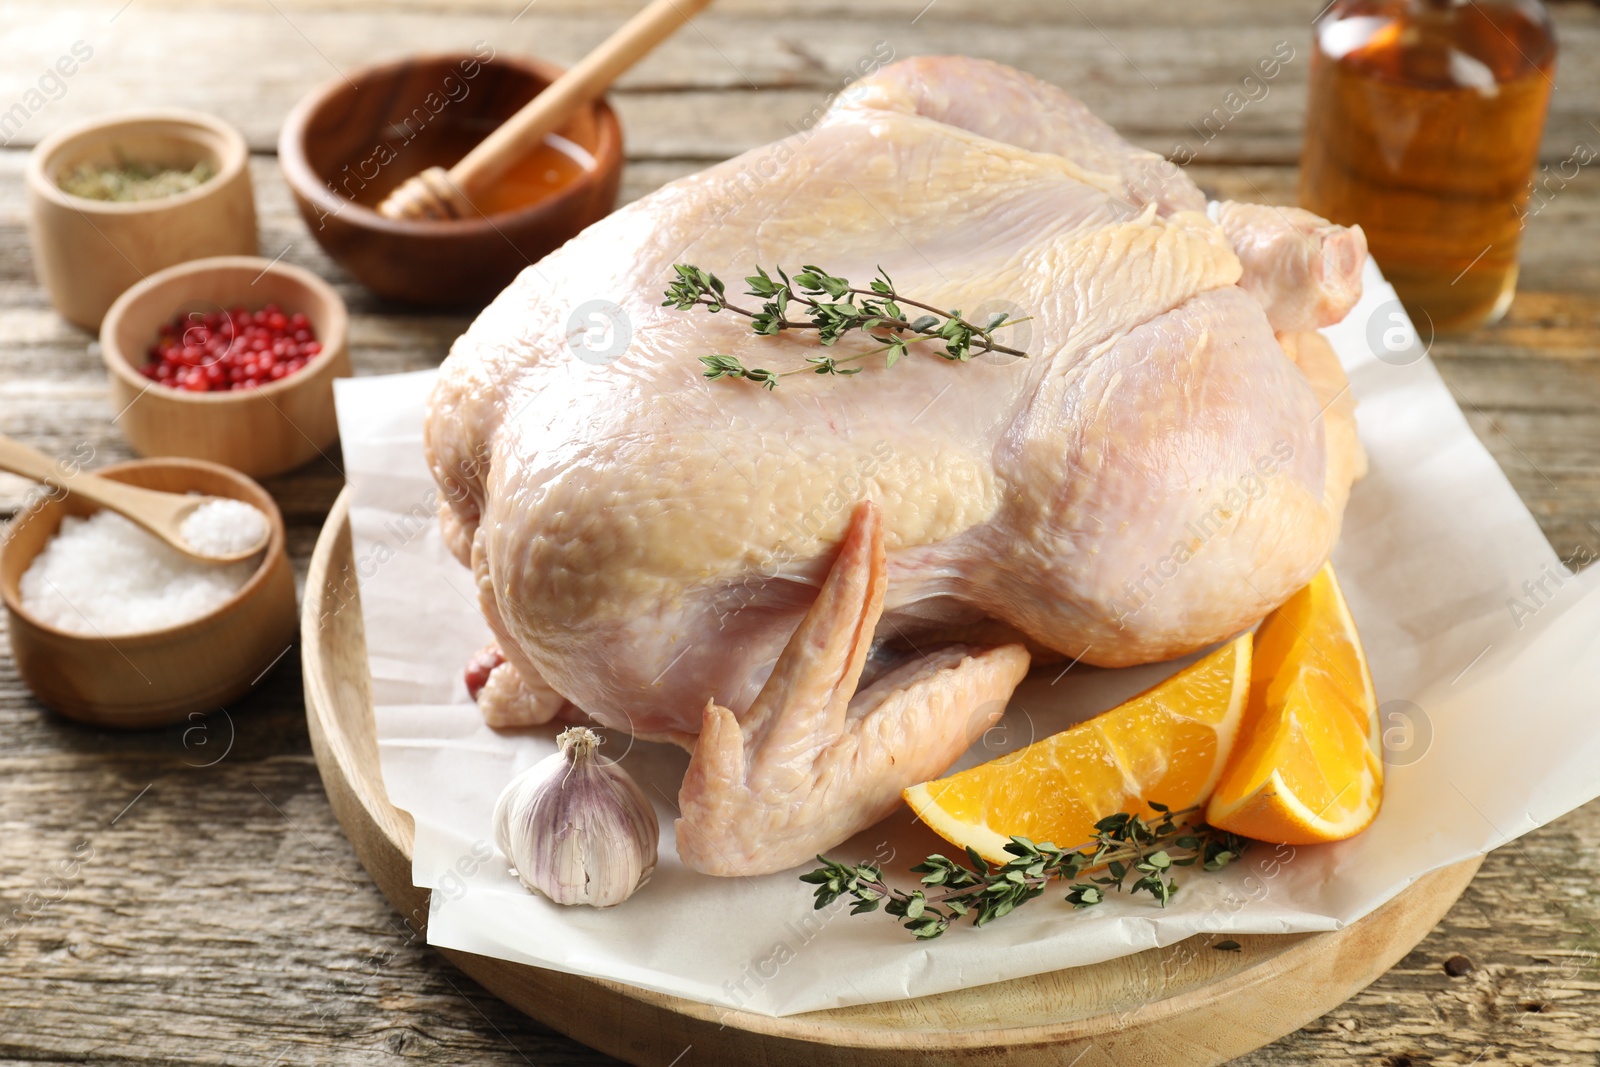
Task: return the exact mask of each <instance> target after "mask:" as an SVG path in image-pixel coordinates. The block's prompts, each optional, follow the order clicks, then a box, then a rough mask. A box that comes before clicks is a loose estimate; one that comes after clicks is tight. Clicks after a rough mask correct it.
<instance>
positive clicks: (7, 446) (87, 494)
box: [0, 435, 272, 563]
mask: <svg viewBox="0 0 1600 1067" xmlns="http://www.w3.org/2000/svg"><path fill="white" fill-rule="evenodd" d="M0 470H3V471H10V472H11V473H12V474H20V475H21V476H22V477H24V478H27V479H28V480H30V481H35V482H42V483H43V484H45V485H49V486H54V487H55V488H57V489H60V490H62V491H63V492H67V493H71V494H72V495H74V496H80V497H82V498H83V499H85V500H87V501H89V502H90V503H92V504H98V505H99V506H100V507H103V508H107V509H109V510H111V511H114V512H116V513H117V514H118V515H121V516H122V517H123V518H125V519H128V520H130V521H132V522H134V523H136V524H138V525H139V526H142V527H144V528H145V529H146V530H149V531H150V532H151V533H153V534H155V535H156V536H157V537H159V538H161V540H163V541H165V542H166V543H167V544H169V545H171V546H172V547H173V548H175V549H177V550H178V551H179V552H182V553H183V554H184V555H185V556H188V557H189V558H190V559H196V560H199V561H201V562H202V563H237V562H239V561H240V560H243V559H249V558H250V557H251V556H253V555H255V554H256V553H257V552H259V551H261V549H262V548H263V547H265V545H266V543H267V538H268V537H269V536H271V532H272V527H271V524H270V523H267V522H263V523H262V524H261V540H260V541H259V542H258V543H256V544H254V545H251V546H250V547H249V548H247V549H245V550H244V551H243V552H234V553H232V554H230V555H226V556H208V555H204V554H202V553H201V552H199V551H197V550H196V549H195V548H194V547H193V546H192V545H190V544H189V542H187V541H185V540H184V539H183V520H184V519H187V518H188V517H189V516H190V514H192V513H193V512H194V510H195V509H196V508H198V507H199V506H200V505H202V504H207V503H210V502H211V501H213V500H221V499H224V498H222V497H216V496H196V495H193V494H189V493H163V492H159V491H157V490H155V489H141V488H139V487H138V486H135V485H127V484H125V483H123V482H114V481H112V480H111V479H110V478H101V477H100V476H99V475H95V474H90V473H88V472H87V471H79V472H78V473H76V474H74V473H70V472H68V471H65V470H63V469H62V467H61V465H60V464H59V463H57V462H56V461H55V460H53V459H51V458H50V457H49V456H47V455H45V454H44V453H43V452H40V451H38V450H37V449H33V448H29V447H28V446H27V445H25V444H23V443H22V442H20V441H15V440H12V439H11V438H9V437H6V436H4V435H0Z"/></svg>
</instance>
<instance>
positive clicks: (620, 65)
mask: <svg viewBox="0 0 1600 1067" xmlns="http://www.w3.org/2000/svg"><path fill="white" fill-rule="evenodd" d="M710 3H711V0H650V3H649V4H647V5H646V6H645V8H644V9H643V10H642V11H640V12H639V13H638V14H637V15H635V16H633V18H631V19H629V20H628V21H627V22H626V23H625V24H623V26H622V28H621V29H619V30H617V32H616V33H613V34H612V35H611V36H610V37H608V38H606V40H605V42H604V43H602V44H601V45H600V47H599V48H596V49H595V50H594V51H593V52H590V53H589V54H588V55H587V56H584V57H583V59H581V60H579V61H578V63H577V64H576V65H575V66H573V67H572V68H571V69H569V70H568V71H567V72H566V73H565V74H563V75H561V77H559V78H557V79H556V80H555V81H554V82H552V83H551V84H550V86H549V87H548V88H546V89H545V90H544V91H543V92H541V93H540V94H539V95H537V96H535V97H534V98H533V99H532V100H530V101H528V103H527V104H525V105H524V106H523V108H522V110H520V111H518V112H517V113H516V114H515V115H512V116H511V117H510V118H509V119H507V120H506V121H505V123H504V124H503V125H501V127H500V128H499V129H497V130H495V131H494V132H493V133H491V134H490V135H489V136H488V137H485V138H484V139H483V141H482V142H480V143H479V144H478V146H477V147H475V148H474V149H473V150H472V151H470V152H468V153H467V154H466V155H465V156H463V157H462V158H461V160H460V162H458V163H456V165H455V166H453V167H451V168H450V169H449V170H445V169H444V168H443V167H429V168H428V169H427V170H425V171H423V172H422V173H421V174H418V175H416V176H415V177H412V178H408V179H406V181H404V182H402V183H401V185H400V187H399V188H398V189H396V190H395V191H394V192H392V193H390V194H389V195H388V196H387V197H386V198H384V201H383V203H381V204H379V205H378V211H379V213H380V214H382V215H385V216H387V217H388V218H392V219H460V218H472V217H474V216H476V215H479V214H481V212H479V211H478V210H477V209H476V208H475V207H474V206H473V197H474V196H475V195H477V194H478V193H481V192H482V191H484V190H486V189H488V188H490V187H492V186H493V185H494V183H495V182H496V181H497V180H499V179H500V177H501V176H503V175H504V174H505V172H506V171H507V170H509V169H510V168H511V166H512V165H513V164H515V163H516V162H517V160H518V159H520V158H522V156H524V155H526V154H527V153H528V152H530V151H532V150H533V148H534V147H535V146H536V145H538V144H539V143H540V142H541V141H543V140H544V137H545V135H546V134H548V133H552V132H554V131H555V130H557V129H559V128H560V127H561V125H562V124H563V123H565V122H566V121H567V120H568V119H569V118H571V117H572V115H573V114H574V113H575V112H576V111H577V110H578V108H580V107H582V106H583V105H584V104H586V103H588V102H589V101H591V100H593V99H594V98H595V97H597V96H599V95H600V94H602V93H604V92H605V91H606V89H607V88H609V87H610V85H611V83H612V82H613V81H615V80H616V79H617V78H618V77H620V76H621V75H622V73H623V72H624V71H626V70H627V69H628V68H630V67H632V66H633V65H634V64H635V63H637V62H638V61H639V60H640V59H643V58H644V57H645V56H646V55H647V54H649V52H650V51H651V50H652V49H654V48H655V46H656V45H658V44H660V43H661V42H662V41H664V40H666V39H667V38H668V37H670V36H671V35H672V34H674V33H676V32H677V30H678V29H679V27H681V26H682V25H683V24H684V23H686V22H687V21H689V19H691V18H693V17H694V16H695V15H696V14H698V13H699V12H700V11H702V10H704V9H705V8H706V7H707V6H708V5H709V4H710Z"/></svg>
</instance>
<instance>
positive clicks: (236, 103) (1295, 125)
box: [0, 0, 1600, 163]
mask: <svg viewBox="0 0 1600 1067" xmlns="http://www.w3.org/2000/svg"><path fill="white" fill-rule="evenodd" d="M518 6H519V7H520V5H518ZM902 7H904V5H902ZM1319 7H1320V5H1318V4H1314V3H1298V2H1297V3H1296V4H1293V5H1281V6H1272V7H1265V6H1262V7H1258V8H1257V9H1256V12H1255V13H1254V14H1255V15H1256V17H1255V18H1252V19H1248V20H1241V19H1240V17H1239V16H1238V14H1237V9H1234V8H1231V6H1230V5H1227V4H1213V5H1210V6H1206V7H1201V8H1198V9H1196V10H1193V11H1189V12H1188V16H1187V19H1186V20H1185V22H1186V24H1182V25H1174V24H1173V23H1172V22H1171V21H1170V20H1169V19H1168V18H1167V17H1166V16H1167V14H1168V8H1167V7H1163V8H1161V9H1160V12H1161V13H1160V15H1159V16H1157V15H1156V14H1155V13H1154V10H1153V8H1152V6H1151V5H1149V4H1134V5H1122V4H1116V3H1110V2H1096V3H1088V0H1085V3H1083V4H1077V5H1062V6H1059V7H1054V6H1053V7H1049V8H1035V9H1034V10H1033V13H1032V16H1030V18H1029V19H1028V20H1026V22H1025V29H1023V28H1022V27H1021V26H1019V25H1017V24H1015V23H1014V22H1012V24H1007V23H1006V22H1000V21H993V20H989V19H987V18H985V19H984V20H983V21H981V22H976V23H975V22H973V21H970V20H969V19H968V18H967V17H966V16H964V15H963V14H962V13H961V11H960V10H950V11H947V10H945V9H944V5H942V4H936V5H934V6H932V7H931V8H930V9H929V10H928V12H927V13H926V14H925V15H924V16H923V17H922V18H920V19H917V21H916V22H915V23H913V22H911V21H910V20H909V19H908V18H906V17H905V16H904V11H903V10H902V11H900V12H898V13H896V14H894V15H889V14H885V13H883V12H879V11H877V10H874V11H872V12H870V13H860V12H857V13H856V14H855V15H854V16H853V17H852V18H850V19H849V20H848V21H843V22H841V21H839V20H837V19H836V18H834V17H833V16H832V15H830V14H828V13H827V11H826V9H824V10H823V11H822V12H821V13H820V14H817V13H813V12H812V11H811V9H809V8H807V9H805V10H804V11H801V12H790V13H787V14H784V15H781V16H776V17H774V16H772V15H761V14H754V13H749V14H747V13H745V11H744V10H743V9H741V7H739V6H737V5H730V7H728V8H727V9H722V8H719V9H717V10H714V11H712V12H710V13H708V14H707V15H705V16H704V17H703V18H702V19H701V20H699V21H698V22H697V24H696V27H695V28H694V29H693V30H692V31H689V32H684V33H680V34H679V35H677V36H676V37H675V38H674V39H673V40H671V41H669V42H668V43H667V44H666V45H664V46H663V47H662V48H661V49H660V50H659V51H658V52H657V53H656V54H654V55H652V56H650V57H649V58H647V59H646V60H645V61H644V62H643V63H641V64H640V66H639V67H638V68H636V69H635V70H634V71H632V72H630V73H629V74H628V75H627V76H625V77H624V78H623V80H622V81H621V83H620V84H619V86H618V89H617V91H616V94H615V95H616V101H617V104H618V107H619V110H620V111H621V113H622V116H623V120H624V124H625V127H626V131H627V136H628V143H629V147H630V152H631V154H632V155H633V156H634V158H648V159H659V158H722V157H724V156H727V155H731V154H734V153H736V152H740V151H743V150H745V149H747V148H750V147H753V146H755V145H759V144H763V143H765V142H767V141H770V140H772V139H773V138H775V137H777V136H780V135H781V134H782V133H783V132H784V131H785V129H786V123H789V124H792V123H801V122H803V121H804V120H805V118H806V116H808V115H811V114H812V113H813V112H814V110H815V109H816V108H817V107H819V106H821V105H822V104H823V103H824V102H825V99H826V97H827V94H829V93H830V92H835V91H837V90H839V89H840V88H841V87H842V86H843V84H844V82H845V79H846V78H847V77H848V76H850V75H851V73H852V72H855V71H856V70H857V69H858V67H859V65H860V64H862V63H863V62H867V61H870V60H871V59H872V57H873V56H874V55H879V56H882V55H885V54H887V52H886V50H888V49H892V51H893V54H894V55H895V56H899V57H904V56H911V55H926V54H937V53H945V52H962V53H969V54H974V55H984V56H989V57H991V58H994V59H998V60H1001V61H1003V62H1007V63H1010V64H1012V65H1014V66H1017V67H1019V68H1021V69H1023V70H1027V71H1029V72H1031V73H1034V74H1037V75H1039V76H1040V77H1043V78H1045V79H1047V80H1050V81H1054V82H1056V83H1058V84H1061V85H1063V86H1065V87H1066V88H1068V89H1069V90H1071V91H1072V92H1074V93H1076V94H1077V95H1079V96H1081V97H1082V98H1083V100H1084V101H1085V102H1086V103H1088V104H1089V105H1090V106H1091V107H1092V108H1093V109H1094V110H1095V111H1096V113H1098V114H1099V115H1100V116H1101V117H1103V118H1105V119H1106V120H1107V121H1109V122H1111V123H1112V124H1113V125H1115V126H1116V127H1117V128H1118V129H1119V130H1121V131H1122V132H1123V133H1124V134H1125V135H1126V136H1128V137H1129V138H1130V139H1131V140H1134V141H1135V142H1137V143H1139V144H1142V145H1144V146H1146V147H1149V148H1152V149H1155V150H1157V151H1161V152H1164V153H1171V152H1173V151H1174V149H1175V148H1177V147H1178V146H1180V145H1184V146H1188V147H1189V148H1190V149H1191V150H1193V151H1195V152H1197V153H1198V155H1199V156H1200V158H1202V159H1210V160H1217V161H1229V162H1240V161H1245V162H1252V161H1254V162H1279V163H1286V162H1291V161H1293V160H1294V159H1295V158H1297V156H1298V153H1299V142H1300V134H1299V130H1300V124H1301V116H1302V112H1303V108H1304V82H1305V75H1306V66H1307V60H1308V58H1309V53H1308V48H1309V43H1310V42H1309V33H1310V30H1309V27H1308V24H1307V22H1308V19H1309V17H1310V15H1311V14H1312V13H1314V12H1315V11H1316V10H1317V9H1318V8H1319ZM46 10H47V11H48V14H46V13H45V11H46ZM511 10H512V12H513V15H512V17H507V15H506V13H505V11H506V9H505V8H496V9H494V11H493V13H490V12H489V11H472V12H466V13H458V12H451V13H449V14H439V13H436V12H432V11H426V10H416V9H414V10H410V11H401V12H388V11H382V12H379V11H374V10H372V9H371V8H370V6H363V7H358V8H344V9H334V10H328V9H326V8H321V7H318V8H316V9H305V8H300V7H293V6H283V5H278V6H276V7H273V8H269V9H265V10H264V9H262V8H260V7H256V6H249V7H238V6H226V7H215V8H211V9H208V10H206V11H205V13H204V17H197V15H196V13H195V11H194V10H193V9H190V8H183V9H174V8H169V7H162V6H158V5H157V4H154V3H152V2H151V0H136V2H135V3H134V4H133V6H131V7H129V8H128V9H127V10H126V11H124V12H123V13H122V14H120V15H117V14H116V8H115V7H104V6H96V7H81V6H72V7H68V8H65V9H60V8H57V7H53V6H52V7H50V8H48V9H43V10H41V13H40V15H39V16H38V17H36V18H34V19H30V20H24V21H25V23H26V25H25V28H23V27H15V28H13V29H11V30H10V31H9V32H0V47H3V48H4V49H5V50H6V55H7V63H6V65H5V67H4V69H3V70H0V113H5V112H6V111H7V110H8V109H10V108H11V107H12V105H13V103H16V102H21V101H24V100H25V98H27V94H28V92H29V90H30V89H34V88H36V87H37V83H38V81H39V78H40V77H41V76H42V75H43V73H44V72H45V71H46V69H47V68H49V67H50V66H51V65H52V64H54V63H55V62H56V61H57V59H58V58H60V56H61V55H62V54H63V53H65V52H67V50H68V49H69V48H70V47H71V46H72V44H73V43H74V42H76V41H80V40H81V41H83V42H85V43H86V45H87V46H88V47H89V48H91V49H93V56H92V57H91V58H90V59H88V60H87V61H86V62H84V63H83V64H82V67H81V69H80V70H78V71H77V73H75V74H74V75H73V76H72V77H71V78H70V79H67V80H65V81H64V82H63V83H62V84H61V87H60V98H59V99H54V100H47V99H45V98H43V97H39V96H35V97H33V98H31V99H32V100H33V101H35V104H29V105H26V106H25V108H24V110H25V112H26V111H28V110H29V109H31V110H32V113H31V114H26V115H25V121H23V122H21V123H20V127H19V128H16V129H12V128H4V129H0V139H3V138H5V137H7V136H9V137H11V141H10V144H11V145H12V146H13V147H20V146H26V145H30V144H33V143H36V142H37V141H38V139H39V138H40V137H43V136H44V135H45V134H47V133H48V132H50V131H51V130H54V129H58V128H60V127H61V126H63V125H65V124H67V123H69V122H71V121H75V120H77V119H81V118H84V117H87V116H90V115H98V114H101V113H104V112H105V111H108V110H113V109H115V108H118V107H124V106H126V105H127V102H128V101H130V100H134V99H137V100H138V101H140V102H141V103H142V104H150V105H157V104H159V105H173V106H183V107H193V108H199V109H203V110H206V111H210V112H213V113H215V114H217V115H219V116H221V117H223V118H225V119H227V120H228V121H230V122H232V123H234V124H235V125H237V126H238V127H239V128H240V129H241V130H243V131H244V133H245V135H246V137H247V138H248V139H249V141H250V143H251V145H252V146H253V147H254V148H256V149H257V150H261V151H271V150H272V148H273V145H274V143H275V140H276V136H277V131H278V126H279V124H280V122H281V120H282V118H283V116H284V115H285V114H286V113H287V112H288V110H289V108H290V107H291V106H292V105H293V104H294V102H295V101H296V100H298V99H299V98H300V97H301V96H302V95H303V94H304V93H305V92H307V91H308V90H309V89H311V88H312V87H313V86H315V85H317V84H320V83H322V82H324V81H327V80H329V79H331V78H336V77H339V76H341V75H343V74H346V73H348V72H351V71H354V70H356V69H357V68H359V67H360V66H362V65H363V64H366V63H371V62H375V61H378V60H381V59H385V58H389V57H393V56H397V55H402V54H407V53H414V52H437V51H445V50H450V49H466V48H469V47H470V46H471V45H472V44H473V43H474V42H476V41H480V40H481V41H485V42H488V43H489V44H490V45H491V46H493V47H494V48H495V49H497V50H505V51H506V52H509V53H532V54H537V55H541V56H544V57H546V58H549V59H552V60H554V61H557V62H562V63H566V62H571V61H572V60H573V59H575V58H576V57H578V56H580V55H582V54H583V53H584V52H586V51H587V50H588V49H589V48H591V47H592V46H593V45H594V44H595V43H597V42H598V41H599V40H601V39H602V38H603V37H604V36H605V34H606V33H607V32H608V31H609V30H610V29H611V28H612V27H614V25H615V23H616V17H617V15H616V14H614V13H613V14H601V15H596V14H593V13H588V12H579V11H576V10H572V9H570V8H569V9H566V10H557V11H552V10H550V9H548V8H546V7H544V6H542V5H540V6H532V7H530V8H529V9H528V10H527V11H526V12H525V13H523V14H522V15H521V17H515V12H516V8H512V9H511ZM1141 11H1142V17H1141ZM1558 14H1559V20H1560V27H1561V33H1562V41H1563V45H1564V51H1563V56H1562V67H1561V71H1560V84H1561V86H1562V88H1561V90H1560V91H1559V92H1558V93H1557V94H1556V98H1555V101H1554V103H1553V109H1552V116H1551V120H1550V124H1549V128H1548V132H1547V135H1546V138H1545V155H1546V157H1547V158H1548V159H1550V160H1551V161H1559V160H1561V159H1564V158H1566V157H1567V156H1568V155H1569V154H1570V153H1571V151H1572V149H1573V146H1574V145H1575V144H1576V143H1578V142H1579V141H1584V142H1586V143H1590V144H1597V143H1600V129H1597V128H1595V127H1593V126H1591V125H1590V123H1591V120H1593V119H1594V115H1593V113H1592V102H1593V101H1594V99H1596V97H1597V96H1600V13H1597V12H1595V11H1594V10H1593V9H1591V8H1589V7H1577V6H1563V7H1561V8H1559V9H1558ZM113 17H115V21H114V22H113V21H111V20H112V18H113ZM513 18H514V19H515V21H513ZM1007 21H1008V22H1009V21H1011V20H1007ZM242 41H248V42H250V48H251V51H252V54H253V55H255V56H259V57H261V60H260V64H259V66H258V67H257V68H256V69H253V70H251V73H250V75H249V76H248V77H242V76H241V75H240V70H239V63H238V60H237V57H236V55H235V52H234V51H233V48H232V47H231V46H228V45H227V44H226V42H242ZM1279 42H1284V44H1285V45H1287V46H1289V47H1292V48H1293V49H1294V58H1293V59H1292V60H1290V61H1289V62H1288V63H1287V64H1286V65H1285V66H1284V67H1283V70H1282V73H1281V74H1280V75H1279V76H1278V77H1277V78H1276V79H1274V80H1273V81H1271V82H1268V83H1266V85H1265V87H1264V88H1265V89H1266V95H1265V96H1264V97H1261V98H1260V99H1259V100H1257V101H1256V102H1254V103H1250V104H1249V105H1248V106H1246V107H1244V109H1243V110H1242V111H1240V112H1239V113H1238V114H1237V115H1236V116H1232V117H1231V118H1230V120H1229V121H1228V123H1227V125H1226V127H1225V128H1223V129H1222V132H1221V133H1220V134H1218V135H1216V136H1215V137H1214V139H1210V140H1208V139H1207V137H1206V136H1205V130H1204V123H1205V121H1206V117H1207V116H1208V115H1211V114H1212V113H1213V112H1214V110H1215V109H1217V108H1219V107H1222V106H1223V105H1224V102H1225V100H1226V99H1227V96H1228V94H1229V92H1230V91H1235V90H1238V89H1239V88H1240V83H1241V82H1242V80H1243V79H1244V78H1245V77H1246V76H1247V75H1249V74H1251V72H1252V67H1253V64H1254V63H1255V62H1256V61H1257V60H1258V59H1260V58H1263V57H1266V56H1268V55H1270V54H1271V53H1272V51H1273V49H1274V48H1275V47H1277V46H1278V43H1279ZM159 56H171V57H174V61H172V62H167V63H160V62H156V63H150V62H143V60H145V59H147V58H148V57H159ZM49 87H50V88H51V89H52V95H54V90H55V83H54V82H51V83H50V85H49Z"/></svg>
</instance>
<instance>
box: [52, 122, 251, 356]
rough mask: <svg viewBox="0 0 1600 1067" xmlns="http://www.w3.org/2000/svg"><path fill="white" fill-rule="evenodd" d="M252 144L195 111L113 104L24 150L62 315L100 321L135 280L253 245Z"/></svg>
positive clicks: (88, 323)
mask: <svg viewBox="0 0 1600 1067" xmlns="http://www.w3.org/2000/svg"><path fill="white" fill-rule="evenodd" d="M249 163H250V149H249V147H248V146H247V145H246V144H245V140H244V137H243V136H242V135H241V134H240V133H239V131H237V130H235V129H234V128H233V127H232V126H229V125H228V124H227V123H225V122H223V121H221V120H220V119H217V118H213V117H212V116H210V115H205V114H202V113H200V112H196V111H180V110H172V109H163V110H150V111H131V112H122V113H119V114H115V115H109V116H105V117H102V118H98V119H93V120H91V121H89V122H84V123H80V124H78V125H76V126H71V127H68V128H67V129H64V130H61V131H59V132H57V133H55V134H53V135H52V136H50V137H47V138H46V139H45V140H44V141H42V142H41V143H40V144H39V146H38V147H37V148H35V149H34V151H33V155H32V156H31V157H30V159H29V160H28V169H27V184H28V202H29V203H28V207H29V213H28V214H29V230H30V233H31V236H32V240H33V262H34V269H35V270H36V271H37V273H38V275H39V281H40V283H41V284H42V285H43V286H44V288H45V289H46V291H48V292H49V294H50V301H51V303H53V304H54V305H55V307H56V310H57V311H59V312H60V313H61V314H62V316H63V317H64V318H66V319H68V320H69V321H71V322H74V323H76V324H77V325H79V326H82V327H83V328H84V329H87V330H96V329H98V328H99V326H100V320H101V318H102V317H104V315H105V313H106V309H108V308H109V307H110V306H111V304H112V302H113V301H115V300H116V299H117V297H118V296H120V295H122V293H123V291H124V290H126V289H127V288H128V287H129V286H131V285H133V284H134V283H136V282H138V281H139V280H141V279H142V278H144V277H146V276H148V275H150V274H154V273H155V272H156V271H159V270H162V269H164V268H166V267H170V266H173V265H175V264H178V263H184V262H187V261H188V260H191V259H202V258H205V257H208V256H222V255H254V254H255V253H256V251H257V247H258V246H257V242H256V209H255V198H254V194H253V192H252V189H251V185H250V166H249Z"/></svg>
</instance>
